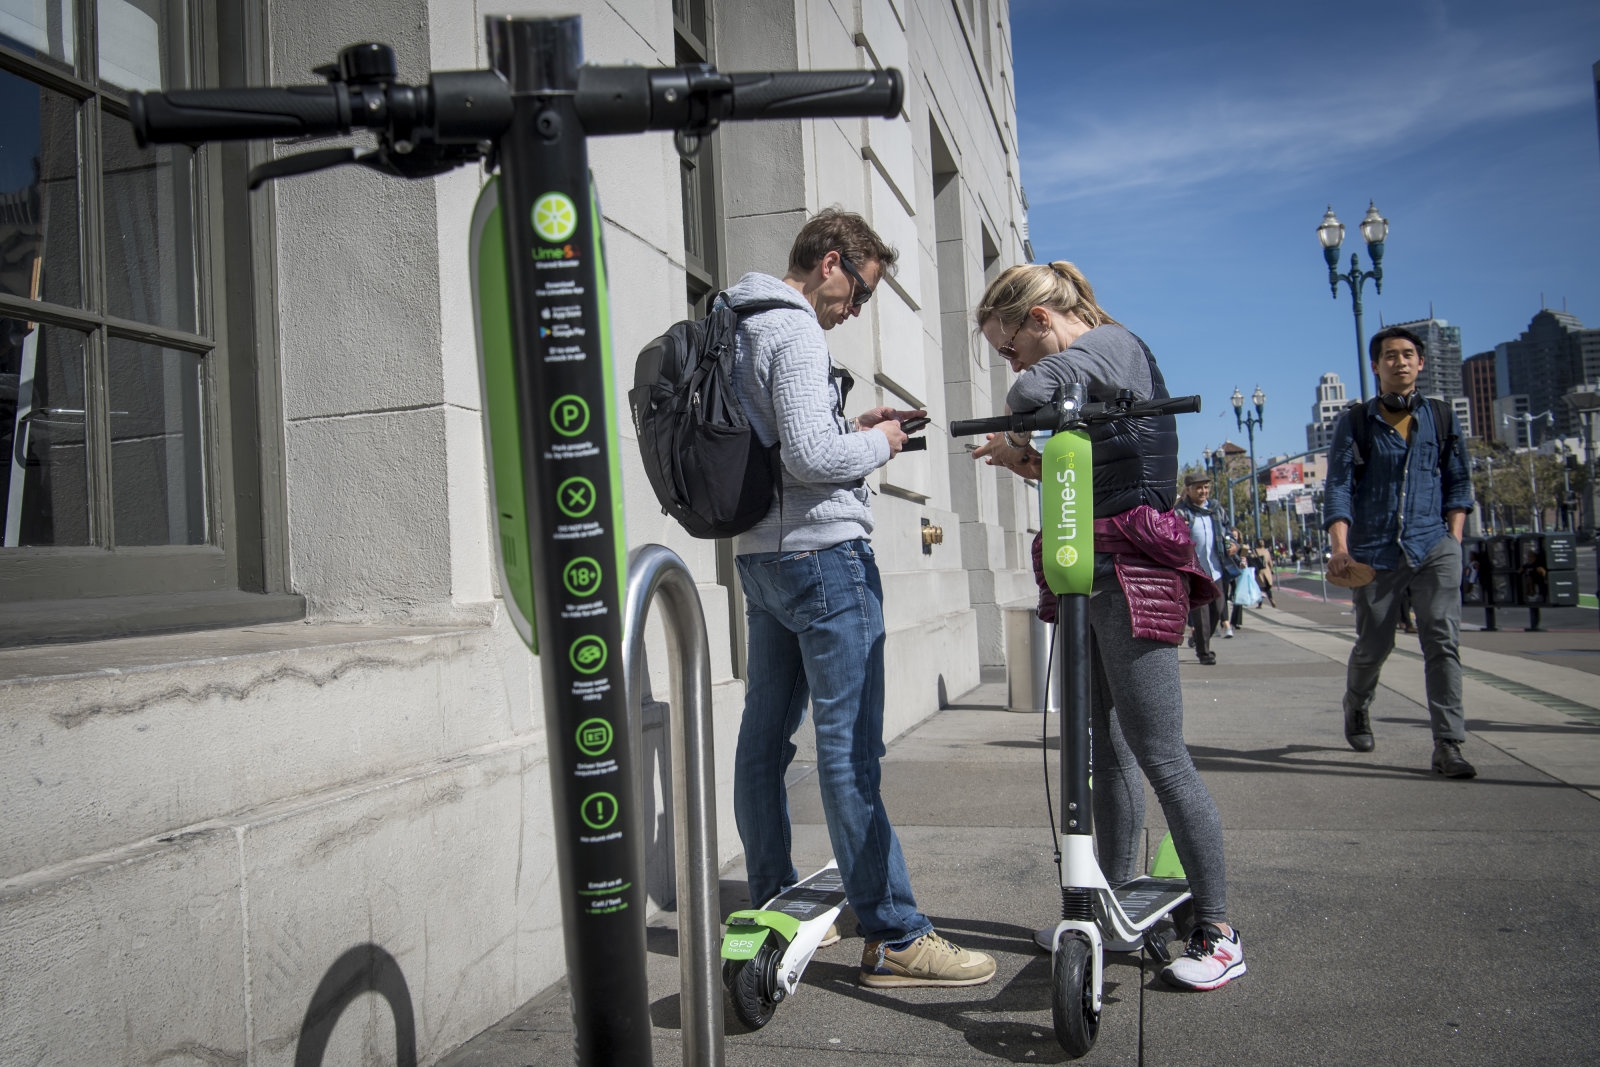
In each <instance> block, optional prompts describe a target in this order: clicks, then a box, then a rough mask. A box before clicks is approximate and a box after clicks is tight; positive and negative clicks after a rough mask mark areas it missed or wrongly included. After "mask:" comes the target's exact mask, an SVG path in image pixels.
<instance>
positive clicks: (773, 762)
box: [733, 540, 933, 943]
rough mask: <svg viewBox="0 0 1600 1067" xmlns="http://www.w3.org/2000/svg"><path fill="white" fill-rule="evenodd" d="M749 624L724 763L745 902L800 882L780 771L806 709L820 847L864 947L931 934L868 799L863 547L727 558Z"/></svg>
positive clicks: (870, 730)
mask: <svg viewBox="0 0 1600 1067" xmlns="http://www.w3.org/2000/svg"><path fill="white" fill-rule="evenodd" d="M736 562H737V564H738V567H739V580H740V583H741V584H742V585H743V586H744V595H745V603H746V609H745V614H746V619H747V621H748V626H749V640H750V659H749V682H748V683H747V686H746V689H745V698H744V717H743V719H742V720H741V721H740V723H739V748H738V752H737V754H736V755H735V757H734V764H733V810H734V816H735V818H736V819H737V820H738V824H739V838H740V840H741V841H742V842H743V843H744V863H745V875H746V877H747V878H748V879H749V883H750V900H751V902H752V904H754V905H755V906H756V907H760V906H761V905H762V904H764V903H766V902H767V901H768V900H770V899H771V898H772V897H773V896H775V895H777V894H778V893H779V892H780V891H782V890H784V889H787V888H788V887H789V886H792V885H794V884H795V883H796V882H797V881H799V880H800V876H799V874H798V873H797V872H796V871H795V869H794V861H793V859H792V858H791V855H790V830H789V801H788V793H787V790H786V789H785V787H784V773H785V772H786V771H787V770H788V768H789V762H790V761H791V760H793V759H794V754H795V746H794V743H793V742H792V741H790V738H791V737H792V736H794V732H795V731H796V730H798V729H800V724H801V723H802V722H803V721H804V720H805V713H806V702H807V700H808V699H809V700H810V703H811V708H812V718H813V722H814V723H815V729H816V732H817V777H818V780H819V782H820V784H821V787H822V809H823V812H824V814H825V816H826V817H827V820H828V838H829V840H830V841H831V842H832V843H833V853H834V859H836V860H837V861H838V863H839V873H840V875H841V876H842V878H843V879H844V888H845V894H846V896H848V897H849V900H850V906H851V908H853V909H854V910H855V913H856V920H857V921H858V923H859V924H860V926H859V929H858V931H857V932H858V933H860V934H861V936H863V937H865V938H866V939H867V940H868V941H878V940H883V941H889V942H895V943H899V942H904V941H909V940H911V939H914V938H917V937H921V936H922V935H923V934H925V933H928V932H929V931H931V930H932V929H933V924H932V923H930V922H929V921H928V920H927V918H926V917H925V916H924V915H922V913H920V912H919V911H917V902H916V900H915V899H914V898H913V897H912V895H911V876H910V874H909V873H907V871H906V861H905V857H904V856H903V855H902V854H901V852H900V841H899V839H898V838H897V837H896V836H895V832H894V828H893V827H892V826H890V825H889V815H888V813H887V812H886V811H884V808H883V800H882V798H881V797H880V796H879V794H878V781H879V777H880V771H879V766H878V761H879V759H880V758H882V756H883V753H884V747H883V585H882V583H881V582H880V581H879V579H878V564H877V562H876V561H875V560H874V559H873V556H872V546H871V545H870V544H868V543H867V542H866V541H863V540H855V541H845V542H844V543H842V544H837V545H834V546H833V547H831V548H825V549H821V550H820V551H815V552H781V553H780V552H757V553H752V554H750V555H745V556H739V557H738V558H737V561H736Z"/></svg>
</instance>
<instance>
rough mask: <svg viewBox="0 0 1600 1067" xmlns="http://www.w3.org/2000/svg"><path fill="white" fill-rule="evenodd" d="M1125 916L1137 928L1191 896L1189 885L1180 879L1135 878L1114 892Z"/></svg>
mask: <svg viewBox="0 0 1600 1067" xmlns="http://www.w3.org/2000/svg"><path fill="white" fill-rule="evenodd" d="M1112 893H1113V895H1114V896H1115V897H1116V898H1117V904H1118V905H1119V906H1120V907H1121V908H1122V912H1123V914H1124V915H1126V916H1127V917H1128V920H1129V921H1130V922H1132V923H1133V924H1134V925H1135V926H1139V925H1142V924H1143V923H1144V920H1145V917H1146V916H1149V915H1154V914H1157V913H1158V912H1161V911H1164V910H1166V909H1167V908H1169V907H1171V906H1172V905H1173V904H1174V903H1176V902H1177V901H1180V900H1182V899H1183V898H1184V897H1186V896H1188V895H1189V883H1188V882H1186V881H1183V880H1182V879H1178V878H1135V879H1134V880H1133V881H1131V882H1129V883H1128V884H1127V885H1125V886H1122V887H1121V888H1120V889H1115V890H1113V891H1112Z"/></svg>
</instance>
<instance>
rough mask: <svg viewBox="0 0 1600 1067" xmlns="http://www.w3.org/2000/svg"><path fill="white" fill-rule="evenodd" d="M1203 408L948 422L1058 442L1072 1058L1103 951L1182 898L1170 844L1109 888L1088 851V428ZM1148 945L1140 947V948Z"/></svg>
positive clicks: (1066, 968) (1060, 407) (1065, 907)
mask: <svg viewBox="0 0 1600 1067" xmlns="http://www.w3.org/2000/svg"><path fill="white" fill-rule="evenodd" d="M1199 410H1200V398H1199V397H1198V396H1190V397H1173V398H1170V399H1162V400H1147V401H1142V402H1137V403H1136V402H1134V401H1133V400H1132V398H1131V396H1124V397H1123V398H1120V399H1119V400H1117V401H1113V402H1110V403H1094V404H1087V403H1085V402H1084V399H1083V391H1082V386H1073V387H1071V388H1069V389H1068V390H1065V391H1064V393H1063V395H1062V396H1060V397H1059V398H1058V399H1057V402H1056V404H1054V405H1052V406H1048V407H1044V408H1041V409H1039V410H1038V411H1036V412H1030V413H1028V414H1026V415H1004V416H999V417H997V418H992V419H971V420H965V421H957V422H953V423H951V426H950V433H951V436H954V437H964V436H969V435H972V434H979V433H1000V432H1005V431H1012V432H1026V431H1033V430H1050V431H1053V432H1054V436H1052V437H1051V438H1050V439H1049V441H1048V442H1047V443H1046V444H1045V447H1044V451H1043V453H1042V462H1041V465H1040V466H1041V471H1040V479H1039V482H1040V486H1041V507H1040V515H1041V526H1042V531H1043V532H1042V538H1043V549H1044V551H1043V564H1044V576H1045V582H1046V584H1047V585H1048V586H1049V587H1050V591H1051V592H1053V593H1055V594H1056V626H1057V628H1058V630H1059V632H1060V639H1059V647H1060V650H1061V656H1060V659H1061V663H1060V668H1059V670H1060V672H1061V701H1062V716H1061V796H1062V813H1061V820H1062V825H1061V835H1060V839H1059V849H1060V854H1061V858H1060V862H1059V869H1060V872H1061V921H1060V922H1059V923H1057V924H1056V927H1055V930H1054V931H1053V932H1052V935H1051V938H1050V941H1051V944H1050V948H1051V957H1052V958H1051V1014H1052V1016H1053V1018H1054V1021H1055V1030H1056V1040H1057V1041H1058V1042H1060V1044H1061V1047H1062V1048H1063V1049H1064V1050H1065V1051H1066V1052H1067V1054H1068V1055H1070V1056H1072V1057H1073V1058H1074V1059H1076V1058H1077V1057H1080V1056H1083V1055H1085V1054H1086V1053H1088V1051H1089V1050H1090V1049H1091V1048H1093V1047H1094V1042H1095V1039H1096V1037H1098V1036H1099V1030H1100V1012H1101V1008H1102V1007H1103V1005H1104V987H1105V942H1106V940H1107V939H1108V938H1109V939H1115V940H1117V941H1123V942H1137V941H1140V940H1141V939H1144V938H1146V936H1147V934H1150V933H1152V932H1153V931H1154V930H1155V929H1156V926H1157V924H1158V923H1159V922H1160V921H1161V920H1162V919H1163V918H1164V917H1165V916H1167V915H1169V914H1170V913H1171V912H1172V911H1173V910H1174V909H1176V908H1178V907H1180V906H1182V905H1183V904H1184V903H1186V902H1187V901H1188V900H1189V899H1190V893H1189V887H1188V883H1187V881H1186V880H1185V879H1184V877H1183V869H1182V866H1181V865H1180V864H1178V862H1177V857H1176V854H1175V853H1174V852H1173V851H1172V849H1171V843H1170V838H1169V839H1168V840H1167V841H1164V842H1163V844H1162V848H1161V849H1160V850H1159V851H1158V854H1157V858H1156V862H1155V863H1154V864H1153V865H1152V868H1151V871H1152V873H1151V875H1149V876H1147V877H1143V878H1137V879H1135V880H1134V881H1132V882H1130V883H1128V884H1127V885H1124V886H1120V887H1118V888H1116V889H1113V888H1112V887H1111V885H1110V884H1109V883H1108V882H1107V881H1106V877H1105V874H1104V873H1103V872H1102V871H1101V870H1100V863H1099V860H1098V859H1097V857H1096V856H1095V850H1094V820H1093V808H1092V802H1091V796H1092V794H1091V788H1092V784H1093V761H1092V758H1091V756H1092V741H1093V739H1092V737H1091V730H1090V717H1091V707H1092V701H1093V684H1094V668H1093V662H1092V660H1091V658H1090V657H1091V653H1090V641H1089V598H1090V596H1091V595H1092V594H1093V591H1094V452H1093V446H1092V444H1091V442H1090V439H1089V433H1088V428H1089V427H1090V426H1092V425H1095V424H1097V423H1102V422H1110V421H1113V420H1116V419H1123V418H1140V417H1152V416H1158V415H1176V414H1180V413H1183V412H1193V411H1199ZM1147 943H1148V942H1147Z"/></svg>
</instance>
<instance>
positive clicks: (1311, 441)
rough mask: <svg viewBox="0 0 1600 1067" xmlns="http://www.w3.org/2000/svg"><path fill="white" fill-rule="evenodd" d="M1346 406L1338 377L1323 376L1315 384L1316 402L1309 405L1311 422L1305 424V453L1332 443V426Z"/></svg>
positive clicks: (1342, 384) (1342, 387) (1334, 375)
mask: <svg viewBox="0 0 1600 1067" xmlns="http://www.w3.org/2000/svg"><path fill="white" fill-rule="evenodd" d="M1348 404H1349V401H1348V400H1346V399H1345V396H1344V383H1343V382H1341V381H1340V380H1339V376H1338V375H1337V374H1332V373H1329V374H1324V375H1323V376H1322V380H1321V381H1320V382H1318V383H1317V402H1316V403H1314V404H1312V405H1311V421H1310V422H1309V423H1307V424H1306V450H1307V451H1309V452H1316V451H1319V450H1321V449H1325V448H1327V447H1328V445H1329V444H1331V443H1332V442H1333V424H1334V422H1335V420H1337V419H1338V418H1339V415H1340V414H1341V413H1342V412H1343V411H1344V409H1345V407H1346V406H1347V405H1348Z"/></svg>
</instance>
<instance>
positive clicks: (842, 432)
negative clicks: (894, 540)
mask: <svg viewBox="0 0 1600 1067" xmlns="http://www.w3.org/2000/svg"><path fill="white" fill-rule="evenodd" d="M895 258H896V253H895V250H894V249H893V248H890V247H889V246H888V245H886V244H885V243H884V242H883V239H882V238H880V237H879V236H878V235H877V234H876V233H874V232H873V231H872V229H871V228H870V227H868V226H867V224H866V222H865V221H864V220H863V219H862V218H861V216H859V215H855V214H851V213H849V212H844V211H838V210H834V209H831V208H830V209H826V210H823V211H821V212H818V213H817V214H816V215H815V216H813V217H812V218H811V219H810V221H808V222H807V223H806V224H805V225H804V226H803V227H801V230H800V233H799V235H798V236H797V237H796V238H795V241H794V246H793V248H791V249H790V252H789V268H788V271H787V273H786V274H785V275H784V276H783V277H782V278H775V277H772V276H771V275H767V274H757V273H751V274H746V275H745V276H744V277H743V278H740V279H739V281H738V282H737V283H736V284H735V285H733V286H731V287H730V288H729V289H728V292H727V298H728V301H729V303H730V304H732V305H733V306H734V307H739V306H741V305H746V304H752V303H755V302H757V301H761V302H780V303H783V304H785V305H787V306H785V307H780V308H774V309H772V310H768V311H758V312H754V313H752V314H750V315H748V316H746V317H745V318H744V319H742V320H741V322H740V324H739V333H738V339H737V342H736V345H735V352H734V371H733V387H734V392H735V393H736V394H737V395H738V398H739V404H740V406H741V407H742V408H743V409H744V411H745V414H746V415H748V416H749V418H750V425H751V428H752V429H754V430H755V432H756V435H757V436H758V437H759V438H760V440H761V443H762V444H764V445H769V446H770V445H772V444H773V443H777V444H778V445H779V446H780V447H779V452H778V454H779V458H780V459H781V461H782V468H783V469H782V478H783V485H782V488H781V491H780V492H779V493H778V494H777V497H776V499H775V500H774V501H773V504H772V510H771V511H770V512H769V513H768V514H767V516H766V518H764V519H762V520H761V522H760V523H758V524H757V525H755V526H754V527H752V528H751V529H750V530H748V531H746V532H745V533H742V534H740V535H739V537H738V539H737V540H736V541H735V542H734V562H735V564H736V565H737V567H738V570H739V583H740V585H741V586H742V587H743V589H744V595H745V605H746V607H745V615H746V621H747V630H748V635H749V678H748V682H747V684H746V688H745V698H744V716H743V718H742V719H741V720H740V723H739V747H738V751H737V752H736V754H735V756H734V763H733V810H734V816H735V819H736V820H737V822H738V826H739V838H740V840H741V841H742V842H743V843H744V862H745V875H746V877H747V878H748V880H749V884H750V899H751V902H752V903H753V904H755V905H756V906H757V907H759V906H761V905H762V904H764V903H765V902H766V901H767V900H769V899H771V898H772V897H773V896H774V895H776V894H777V893H778V892H779V891H780V890H783V889H787V888H788V887H789V886H792V885H794V884H795V883H796V882H798V881H799V873H798V872H797V871H796V870H795V868H794V862H793V860H792V859H791V858H790V832H789V805H788V799H787V789H786V786H787V783H786V782H785V780H784V779H785V772H786V771H787V770H788V768H789V762H790V761H791V760H792V759H794V755H795V745H794V742H793V741H791V740H790V738H791V737H792V736H793V734H794V733H795V731H796V730H798V729H799V728H800V724H801V722H802V721H803V720H804V719H805V713H806V705H807V703H809V704H810V706H811V714H812V722H813V724H814V726H815V728H816V735H817V779H818V783H819V785H820V786H821V788H822V808H823V813H824V816H825V817H826V819H827V822H828V839H829V841H830V842H831V843H832V845H833V854H834V857H835V859H837V860H838V863H839V874H840V877H841V878H842V879H843V881H844V888H845V896H846V897H847V898H848V899H849V901H850V907H851V909H852V910H854V912H855V914H856V922H857V924H858V925H859V927H860V933H861V935H862V937H863V938H864V939H865V941H866V944H865V947H864V950H863V952H862V957H861V972H860V975H859V979H858V980H859V981H860V983H861V984H862V985H866V986H876V987H884V986H930V985H931V986H960V985H977V984H979V983H981V982H987V981H988V980H989V979H990V977H992V976H993V975H994V969H995V964H994V960H993V959H992V958H991V957H989V956H987V955H985V954H984V953H982V952H973V951H971V950H968V949H961V948H957V947H956V946H955V945H952V944H951V943H950V942H948V941H946V940H945V939H944V938H942V937H940V936H939V935H938V934H937V933H935V932H934V930H933V924H932V923H931V922H929V921H928V919H927V917H926V916H925V915H923V914H922V913H921V912H920V911H918V910H917V902H916V899H915V898H914V897H913V896H912V894H911V876H910V874H909V873H908V872H907V870H906V861H905V857H904V856H903V855H902V853H901V851H900V841H899V839H898V838H897V837H896V835H895V832H894V827H892V826H891V825H890V824H889V815H888V812H887V811H885V809H884V806H883V799H882V797H881V796H880V795H879V789H878V784H879V776H880V769H879V760H880V759H881V758H882V756H883V754H884V746H883V688H884V673H883V641H884V628H883V585H882V583H881V582H880V581H879V578H878V564H877V561H876V559H875V558H874V557H873V553H872V543H871V537H872V507H871V505H870V503H869V490H868V489H867V487H866V484H865V482H864V481H863V479H864V478H865V477H866V476H867V475H868V474H870V473H872V472H873V471H875V470H877V469H878V468H879V467H881V466H883V465H884V464H885V463H887V462H889V460H890V458H891V457H893V456H894V455H896V454H897V453H898V452H899V451H900V449H901V448H902V446H904V444H905V441H906V434H905V431H904V430H903V429H902V428H901V422H902V421H903V420H905V419H909V418H914V417H919V416H922V415H925V414H927V413H926V412H924V411H920V410H919V411H905V410H896V409H895V408H892V407H875V408H870V409H868V410H867V411H864V412H862V413H861V414H860V415H857V416H856V417H855V418H854V419H846V418H845V414H844V403H845V398H844V393H845V390H847V389H848V388H849V382H850V379H849V376H848V375H845V374H843V373H842V372H839V371H833V370H832V369H831V364H832V361H831V359H830V357H829V355H828V344H827V340H826V339H825V337H824V336H823V334H824V331H827V330H831V329H833V328H834V327H835V326H838V325H840V324H841V323H845V322H848V321H850V320H851V319H853V318H855V317H856V316H857V315H859V314H860V313H861V308H862V306H863V305H864V304H866V302H867V301H868V300H869V299H870V298H871V297H872V294H873V290H874V289H875V288H876V287H877V285H878V282H879V281H880V280H881V279H882V277H883V276H884V274H886V273H887V272H888V271H889V270H890V269H891V268H892V267H893V266H894V262H895ZM831 936H832V937H833V938H834V940H837V938H838V935H837V932H834V933H833V934H831ZM829 943H831V942H828V941H825V942H824V944H829Z"/></svg>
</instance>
